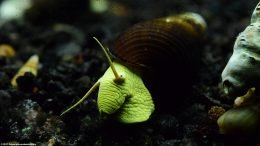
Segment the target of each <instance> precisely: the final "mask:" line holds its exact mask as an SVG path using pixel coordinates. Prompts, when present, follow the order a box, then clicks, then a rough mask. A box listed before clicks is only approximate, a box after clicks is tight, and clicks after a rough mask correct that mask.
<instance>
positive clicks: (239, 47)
mask: <svg viewBox="0 0 260 146" xmlns="http://www.w3.org/2000/svg"><path fill="white" fill-rule="evenodd" d="M259 13H260V2H259V3H258V4H257V6H256V8H255V10H254V12H253V14H252V17H251V23H250V25H248V26H247V27H246V29H245V30H244V31H243V32H241V33H240V34H239V35H238V37H237V39H236V41H235V44H234V50H233V54H232V56H231V58H230V59H229V61H228V63H227V65H226V67H225V69H224V70H223V72H222V83H223V85H224V91H225V92H226V93H227V94H230V95H233V96H240V95H241V93H243V92H246V90H247V89H249V88H250V87H256V89H258V88H259V87H260V86H259V85H260V69H259V68H260V34H259V31H260V16H259Z"/></svg>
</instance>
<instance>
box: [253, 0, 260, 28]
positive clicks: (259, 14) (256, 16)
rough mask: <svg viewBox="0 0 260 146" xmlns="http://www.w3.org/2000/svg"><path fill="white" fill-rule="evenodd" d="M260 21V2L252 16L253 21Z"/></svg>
mask: <svg viewBox="0 0 260 146" xmlns="http://www.w3.org/2000/svg"><path fill="white" fill-rule="evenodd" d="M258 21H260V2H258V4H257V5H256V7H255V10H254V12H253V14H252V16H251V23H255V22H258Z"/></svg>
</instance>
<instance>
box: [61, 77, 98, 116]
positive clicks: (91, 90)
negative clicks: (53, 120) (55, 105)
mask: <svg viewBox="0 0 260 146" xmlns="http://www.w3.org/2000/svg"><path fill="white" fill-rule="evenodd" d="M99 84H100V81H99V80H98V81H97V82H96V83H95V84H94V85H93V86H92V87H91V88H90V89H89V90H88V92H87V93H86V94H85V95H84V96H83V97H82V98H81V99H80V100H79V101H78V102H77V103H75V104H74V105H72V106H71V107H70V108H68V109H67V110H65V111H64V112H62V113H61V115H60V116H62V115H64V114H65V113H67V112H68V111H70V110H72V109H73V108H74V107H76V106H78V105H79V104H80V103H81V102H82V101H84V100H85V99H86V98H87V97H88V96H89V95H90V94H91V93H92V92H93V91H95V89H96V88H97V87H98V86H99Z"/></svg>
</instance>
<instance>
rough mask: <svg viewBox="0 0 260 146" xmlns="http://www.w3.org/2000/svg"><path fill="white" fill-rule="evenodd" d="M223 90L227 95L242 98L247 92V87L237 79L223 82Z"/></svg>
mask: <svg viewBox="0 0 260 146" xmlns="http://www.w3.org/2000/svg"><path fill="white" fill-rule="evenodd" d="M223 89H224V92H225V93H226V94H227V95H230V96H234V97H237V96H241V95H244V93H245V92H246V91H247V88H246V86H244V85H242V84H239V82H238V81H237V80H235V79H232V78H229V79H225V80H224V81H223Z"/></svg>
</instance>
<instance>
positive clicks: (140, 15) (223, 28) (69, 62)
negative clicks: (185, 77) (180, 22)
mask: <svg viewBox="0 0 260 146" xmlns="http://www.w3.org/2000/svg"><path fill="white" fill-rule="evenodd" d="M38 1H39V3H40V2H41V0H38ZM50 1H51V0H50ZM100 1H101V2H102V0H100ZM112 2H113V4H114V5H116V4H118V5H119V4H120V6H121V7H124V8H125V9H126V10H125V11H126V12H125V13H124V15H122V16H120V15H119V14H116V13H114V12H113V11H112V10H111V11H107V12H104V13H102V14H95V13H93V12H91V11H90V10H88V2H87V1H84V0H66V1H63V2H61V0H57V3H58V4H49V5H48V6H44V5H43V6H39V5H40V4H39V5H38V6H35V9H31V10H30V11H28V12H27V13H26V18H25V20H24V21H19V20H18V21H9V22H6V23H5V24H4V25H2V26H1V27H0V44H9V45H11V46H13V47H14V49H15V50H16V55H15V57H13V58H5V57H0V115H1V118H0V143H7V142H18V143H30V142H32V143H36V144H37V145H47V144H50V145H51V143H54V145H87V146H92V145H95V146H101V145H102V146H184V145H185V146H186V145H188V146H203V145H205V146H231V145H250V146H252V145H257V144H258V143H260V140H259V136H258V135H250V136H249V135H246V136H245V135H243V136H239V135H236V136H227V135H221V134H219V132H218V127H217V124H216V118H214V117H212V116H209V115H208V111H209V110H210V109H211V107H212V106H219V107H223V108H224V109H228V108H230V107H231V106H232V104H231V103H232V101H229V100H227V99H226V98H225V97H226V96H225V95H224V94H223V91H222V90H221V85H220V83H221V78H220V75H221V72H222V70H223V68H224V66H225V64H226V63H227V61H228V59H229V57H230V55H231V53H232V49H233V44H234V41H235V39H236V36H237V35H238V33H239V32H241V31H242V30H243V29H244V28H245V27H246V26H247V25H248V24H249V21H250V16H251V13H252V11H253V9H254V7H255V5H256V4H257V2H258V1H257V0H250V1H249V0H236V1H228V0H181V1H180V0H164V1H160V0H139V1H138V0H135V1H133V0H116V1H114V0H111V3H112ZM182 11H193V12H197V13H199V14H201V15H202V16H203V17H204V18H205V20H206V21H207V24H208V31H207V36H206V38H205V41H204V44H203V48H202V50H203V51H202V57H201V62H202V65H201V67H200V68H199V71H198V75H197V78H196V82H195V83H194V85H193V88H192V93H191V94H190V95H189V97H187V100H186V101H185V102H186V103H185V104H183V105H181V109H180V110H178V112H171V111H168V112H165V111H157V110H156V111H155V113H154V114H153V115H152V117H151V119H150V120H149V121H147V122H144V123H139V124H131V125H127V124H120V123H117V122H116V121H114V120H113V119H103V118H101V117H100V115H99V112H98V109H97V101H96V100H97V98H96V96H97V92H95V93H94V94H92V95H91V96H90V97H89V98H88V99H87V100H85V101H84V103H82V104H81V105H80V106H78V107H77V108H75V109H73V110H72V111H70V112H69V113H67V114H65V115H64V116H62V117H60V116H59V115H60V113H61V112H62V111H64V110H65V109H66V108H68V107H69V106H71V105H72V104H74V103H75V102H76V101H77V100H79V99H80V98H81V97H82V96H83V95H84V94H85V93H86V92H87V90H88V89H89V88H90V87H91V86H92V85H93V84H94V83H95V81H96V80H98V79H99V77H100V76H101V75H102V74H103V73H104V71H105V70H106V69H107V67H108V63H107V61H106V58H105V57H104V54H103V53H102V51H101V49H100V48H99V46H98V45H97V43H96V42H95V41H94V40H93V39H92V36H96V37H97V38H98V39H99V40H101V42H102V43H103V44H105V45H106V46H109V47H112V45H113V41H114V40H115V38H116V37H117V36H118V35H119V34H120V33H121V32H122V31H124V30H125V29H127V28H128V27H130V26H131V25H133V24H134V23H137V22H141V21H143V20H149V19H152V18H158V17H160V16H167V15H170V14H175V13H178V12H182ZM33 54H38V55H39V57H40V65H39V70H38V76H37V77H36V78H35V77H34V76H33V75H32V74H30V73H27V74H25V75H24V76H22V77H20V78H18V79H17V83H18V85H19V89H16V88H13V87H12V86H11V84H10V81H11V79H12V77H13V76H14V74H15V73H16V72H17V70H18V69H19V68H20V67H21V65H22V64H23V62H25V61H26V60H27V59H28V58H29V57H30V56H31V55H33ZM183 59H186V58H183ZM172 90H174V89H172ZM169 96H171V95H169ZM175 98H178V97H175ZM176 101H178V99H172V98H169V103H171V102H176ZM167 109H169V108H167Z"/></svg>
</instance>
